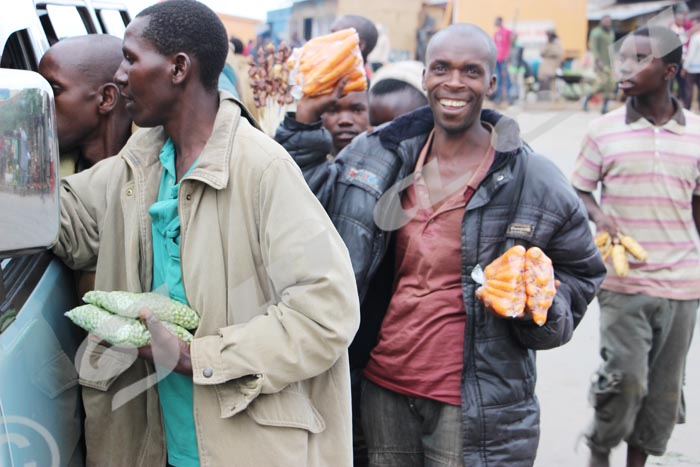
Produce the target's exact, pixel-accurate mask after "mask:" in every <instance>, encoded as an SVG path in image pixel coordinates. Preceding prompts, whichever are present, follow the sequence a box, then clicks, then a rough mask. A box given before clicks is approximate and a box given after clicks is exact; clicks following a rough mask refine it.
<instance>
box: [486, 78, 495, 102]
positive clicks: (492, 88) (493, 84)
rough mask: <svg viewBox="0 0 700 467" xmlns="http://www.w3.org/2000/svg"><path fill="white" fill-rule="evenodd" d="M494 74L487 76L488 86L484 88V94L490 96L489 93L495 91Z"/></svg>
mask: <svg viewBox="0 0 700 467" xmlns="http://www.w3.org/2000/svg"><path fill="white" fill-rule="evenodd" d="M496 81H497V79H496V75H495V74H492V75H491V78H489V87H488V89H487V90H486V96H487V97H491V95H492V94H493V93H494V92H495V91H496Z"/></svg>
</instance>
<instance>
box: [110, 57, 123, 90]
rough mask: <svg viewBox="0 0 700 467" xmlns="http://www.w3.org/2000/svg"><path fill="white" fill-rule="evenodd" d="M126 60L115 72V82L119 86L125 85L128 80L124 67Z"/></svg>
mask: <svg viewBox="0 0 700 467" xmlns="http://www.w3.org/2000/svg"><path fill="white" fill-rule="evenodd" d="M124 61H125V60H122V62H121V63H120V64H119V68H118V69H117V72H116V73H115V74H114V78H112V79H113V80H114V82H115V83H117V84H118V85H119V86H124V85H126V81H127V78H126V77H127V75H126V70H125V69H124Z"/></svg>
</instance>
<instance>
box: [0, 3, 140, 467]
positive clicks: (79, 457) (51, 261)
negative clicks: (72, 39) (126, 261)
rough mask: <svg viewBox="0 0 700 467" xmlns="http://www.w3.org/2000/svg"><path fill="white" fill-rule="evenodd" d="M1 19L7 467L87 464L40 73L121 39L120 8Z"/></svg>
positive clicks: (94, 6) (0, 415)
mask: <svg viewBox="0 0 700 467" xmlns="http://www.w3.org/2000/svg"><path fill="white" fill-rule="evenodd" d="M8 3H11V7H10V6H9V5H5V6H4V7H3V13H2V15H0V51H1V54H0V57H1V58H0V267H1V273H2V274H1V276H0V467H5V466H42V467H43V466H48V467H58V466H82V465H84V464H85V448H84V437H83V413H82V411H83V409H82V403H81V400H80V391H79V387H78V373H77V371H76V369H75V365H74V363H73V362H74V361H75V354H76V352H77V351H78V349H79V347H80V345H81V343H82V342H83V340H84V338H85V335H84V334H83V333H82V332H81V331H80V330H79V329H78V328H77V327H76V326H74V325H72V323H70V321H69V320H68V319H67V318H65V317H64V316H63V313H64V312H65V311H66V310H68V309H70V308H72V307H74V306H75V305H77V302H78V299H77V297H76V293H75V282H74V278H73V273H72V272H71V271H69V270H68V269H67V268H66V267H65V266H64V265H63V264H62V263H61V262H60V261H58V260H57V259H56V258H54V257H53V255H52V254H51V253H50V252H48V251H47V248H48V247H49V246H50V245H51V244H52V243H53V242H54V240H55V239H56V236H57V234H58V212H59V210H58V165H59V160H58V142H57V139H56V123H55V113H54V103H53V93H52V92H51V89H50V87H49V86H48V83H46V81H45V80H43V78H41V76H39V75H38V74H36V73H32V71H34V72H35V71H36V70H37V67H38V64H39V60H40V59H41V56H42V55H43V54H44V53H45V52H46V50H47V49H48V48H49V46H50V45H51V44H53V43H54V42H56V41H57V40H59V39H61V38H63V37H66V36H75V35H83V34H92V33H107V34H113V35H116V36H119V37H121V36H122V35H123V33H124V29H125V27H126V25H127V24H128V22H129V14H128V11H127V8H126V6H125V5H124V4H123V3H120V2H115V1H107V0H105V1H97V0H95V1H92V0H48V1H39V0H36V1H33V0H8Z"/></svg>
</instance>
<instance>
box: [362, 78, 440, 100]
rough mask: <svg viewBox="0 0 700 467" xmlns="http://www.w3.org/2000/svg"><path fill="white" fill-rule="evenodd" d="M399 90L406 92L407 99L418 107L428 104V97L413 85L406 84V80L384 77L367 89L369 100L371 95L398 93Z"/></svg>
mask: <svg viewBox="0 0 700 467" xmlns="http://www.w3.org/2000/svg"><path fill="white" fill-rule="evenodd" d="M401 92H405V93H408V94H409V95H410V96H407V99H410V101H411V102H415V103H416V105H417V106H418V107H422V106H424V105H428V99H427V98H426V97H425V94H423V93H422V92H420V91H419V90H418V89H416V88H415V86H412V85H410V84H408V83H407V82H406V81H401V80H400V79H395V78H385V79H383V80H381V81H377V82H376V83H375V84H374V85H373V86H372V88H371V89H370V90H369V94H370V100H371V98H372V97H379V96H386V95H389V94H398V93H401Z"/></svg>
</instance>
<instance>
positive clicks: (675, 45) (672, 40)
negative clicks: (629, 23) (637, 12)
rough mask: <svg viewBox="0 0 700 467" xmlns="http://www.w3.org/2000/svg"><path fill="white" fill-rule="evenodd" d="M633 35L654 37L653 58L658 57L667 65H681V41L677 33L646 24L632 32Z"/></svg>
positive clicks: (662, 27)
mask: <svg viewBox="0 0 700 467" xmlns="http://www.w3.org/2000/svg"><path fill="white" fill-rule="evenodd" d="M632 35H633V36H641V37H648V38H650V39H654V42H655V44H652V46H651V50H652V51H653V54H654V58H660V59H661V60H663V62H664V63H665V64H667V65H678V66H679V67H680V66H681V62H682V60H683V43H681V40H680V38H679V37H678V34H676V33H675V32H673V31H671V29H669V28H667V27H664V26H646V27H643V28H640V29H637V30H635V31H633V32H632Z"/></svg>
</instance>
